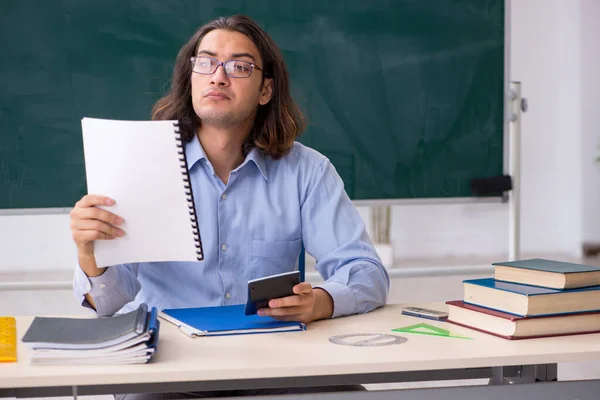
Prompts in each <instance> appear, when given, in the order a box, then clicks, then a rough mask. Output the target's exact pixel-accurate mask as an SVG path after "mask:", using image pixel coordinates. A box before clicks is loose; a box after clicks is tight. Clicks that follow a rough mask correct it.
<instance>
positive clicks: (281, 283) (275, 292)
mask: <svg viewBox="0 0 600 400" xmlns="http://www.w3.org/2000/svg"><path fill="white" fill-rule="evenodd" d="M299 283H300V271H292V272H285V273H283V274H276V275H270V276H265V277H263V278H258V279H253V280H251V281H248V300H247V302H246V309H245V314H246V315H252V314H256V312H257V311H258V310H259V309H260V308H268V307H269V300H271V299H279V298H281V297H287V296H292V295H293V294H294V290H293V289H294V286H296V285H297V284H299Z"/></svg>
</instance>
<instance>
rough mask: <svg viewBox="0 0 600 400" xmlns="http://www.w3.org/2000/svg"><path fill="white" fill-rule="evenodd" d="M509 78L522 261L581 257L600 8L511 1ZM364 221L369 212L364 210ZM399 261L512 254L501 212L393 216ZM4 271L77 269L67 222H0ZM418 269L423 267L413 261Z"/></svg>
mask: <svg viewBox="0 0 600 400" xmlns="http://www.w3.org/2000/svg"><path fill="white" fill-rule="evenodd" d="M510 17H511V36H510V47H511V59H510V73H511V79H512V80H516V81H521V82H522V85H523V95H524V96H525V97H526V98H527V99H528V100H529V104H530V109H529V111H528V112H527V113H526V114H524V117H523V121H522V133H523V138H522V157H523V160H522V167H523V174H522V232H521V245H522V251H523V253H524V254H527V255H530V254H550V253H552V254H556V253H561V254H564V255H566V256H577V255H578V254H579V253H580V250H581V243H582V240H588V241H600V207H599V206H598V205H599V204H600V167H596V166H595V165H594V164H593V161H592V160H593V158H594V154H595V153H594V149H595V147H594V146H595V143H596V142H598V141H599V140H600V112H596V110H597V109H598V108H600V77H599V76H598V73H597V71H600V48H599V41H598V38H600V1H597V0H512V2H511V13H510ZM360 211H361V214H362V215H363V216H364V217H365V219H366V220H367V223H368V222H369V220H368V215H369V210H368V209H364V208H361V209H360ZM392 212H393V218H392V219H393V221H392V234H391V239H392V241H393V243H394V246H395V253H396V257H397V258H401V259H411V260H412V259H422V258H430V257H440V258H442V257H444V258H448V257H471V256H473V257H477V259H478V260H481V259H486V260H488V259H489V261H497V258H498V257H504V256H505V255H506V253H507V250H508V213H507V207H506V205H503V204H462V205H461V204H457V205H411V206H397V207H394V208H393V211H392ZM0 254H1V257H0V271H2V270H5V271H6V270H20V271H23V270H38V269H46V270H48V269H54V268H61V269H64V268H72V266H73V261H74V259H75V253H74V249H73V246H72V244H71V238H70V232H69V218H68V215H55V216H48V215H43V216H0ZM415 262H417V261H415Z"/></svg>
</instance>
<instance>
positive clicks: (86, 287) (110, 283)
mask: <svg viewBox="0 0 600 400" xmlns="http://www.w3.org/2000/svg"><path fill="white" fill-rule="evenodd" d="M137 271H138V268H137V265H135V264H123V265H115V266H112V267H108V268H107V269H106V271H105V272H104V273H103V274H102V275H100V276H96V277H92V278H90V277H88V276H87V275H86V274H85V272H83V270H82V269H81V266H79V264H77V267H76V268H75V276H74V278H73V293H74V295H75V298H77V301H78V302H79V303H80V304H81V305H82V306H84V307H88V308H91V306H90V304H89V303H88V302H87V301H86V300H85V294H86V293H89V294H90V296H92V299H94V303H95V304H96V313H97V314H98V316H99V317H107V316H111V315H113V314H114V313H116V312H117V311H119V310H120V309H121V308H123V306H124V305H125V304H127V303H129V302H130V301H133V300H134V299H135V296H136V295H137V294H138V292H139V291H140V289H141V285H140V282H139V281H138V279H137Z"/></svg>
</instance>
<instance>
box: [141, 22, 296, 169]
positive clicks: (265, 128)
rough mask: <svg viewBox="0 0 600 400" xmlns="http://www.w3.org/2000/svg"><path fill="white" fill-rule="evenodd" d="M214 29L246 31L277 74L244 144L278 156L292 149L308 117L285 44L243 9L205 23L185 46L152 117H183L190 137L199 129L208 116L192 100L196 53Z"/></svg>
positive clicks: (268, 67) (268, 74) (184, 131)
mask: <svg viewBox="0 0 600 400" xmlns="http://www.w3.org/2000/svg"><path fill="white" fill-rule="evenodd" d="M214 29H225V30H229V31H235V32H240V33H243V34H244V35H246V36H248V37H249V38H250V40H252V41H253V42H254V44H255V45H256V47H257V48H258V51H259V52H260V56H261V58H262V61H263V66H262V68H263V70H264V73H265V75H266V77H268V78H272V79H273V95H272V97H271V100H270V101H269V102H268V103H267V104H266V105H262V106H259V109H258V112H257V114H256V118H255V120H254V126H253V128H252V130H251V132H250V134H249V135H248V138H247V139H246V142H245V143H244V146H243V149H242V150H243V152H244V154H247V153H248V152H249V151H250V149H252V148H253V147H256V148H258V149H259V150H260V151H261V152H263V153H264V154H266V155H268V156H270V157H272V158H274V159H279V158H281V157H282V156H284V155H285V154H287V153H288V152H289V150H290V149H291V148H292V145H293V143H294V140H295V139H296V138H297V137H298V136H299V135H300V134H301V133H302V132H303V130H304V127H305V119H304V116H303V114H302V112H301V111H300V108H299V107H298V105H297V104H296V102H295V101H294V100H293V99H292V97H291V95H290V89H289V75H288V71H287V68H286V66H285V62H284V61H283V56H282V55H281V52H280V51H279V48H278V47H277V45H276V44H275V42H274V41H273V40H272V39H271V38H270V37H269V35H267V33H266V32H265V31H264V30H262V28H261V27H260V26H258V24H257V23H256V22H254V21H253V20H252V19H250V18H248V17H246V16H243V15H233V16H231V17H227V18H224V17H221V18H217V19H215V20H214V21H211V22H209V23H208V24H206V25H204V26H202V27H200V28H199V29H198V30H197V31H196V33H194V35H193V36H192V37H191V38H190V39H189V41H188V42H187V43H186V44H185V45H184V46H183V47H182V48H181V50H179V54H178V55H177V59H176V61H175V68H174V71H173V78H172V81H171V89H170V91H169V92H168V93H167V94H166V95H165V96H164V97H162V98H161V99H159V100H158V101H157V102H156V103H155V104H154V106H153V107H152V119H155V120H171V119H172V120H179V123H180V131H181V134H182V137H183V140H184V141H185V142H186V143H187V142H189V141H191V140H192V139H193V137H194V135H195V134H196V133H197V132H198V128H199V127H200V124H201V123H202V121H201V120H200V118H199V117H198V116H197V115H196V112H195V111H194V107H193V105H192V83H191V76H192V63H191V61H190V58H191V57H193V56H195V55H196V51H197V48H198V45H199V44H200V41H202V38H204V36H205V35H206V34H207V33H208V32H210V31H212V30H214ZM256 72H259V71H256ZM263 81H264V77H263Z"/></svg>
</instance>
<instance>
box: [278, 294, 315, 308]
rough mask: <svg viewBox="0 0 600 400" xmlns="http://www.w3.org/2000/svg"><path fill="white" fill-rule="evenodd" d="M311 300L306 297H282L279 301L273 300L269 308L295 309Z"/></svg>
mask: <svg viewBox="0 0 600 400" xmlns="http://www.w3.org/2000/svg"><path fill="white" fill-rule="evenodd" d="M308 300H309V299H308V298H307V296H306V295H294V296H288V297H281V298H279V299H272V300H270V301H269V307H271V308H280V307H295V306H299V305H301V304H303V303H305V302H307V301H308Z"/></svg>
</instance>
